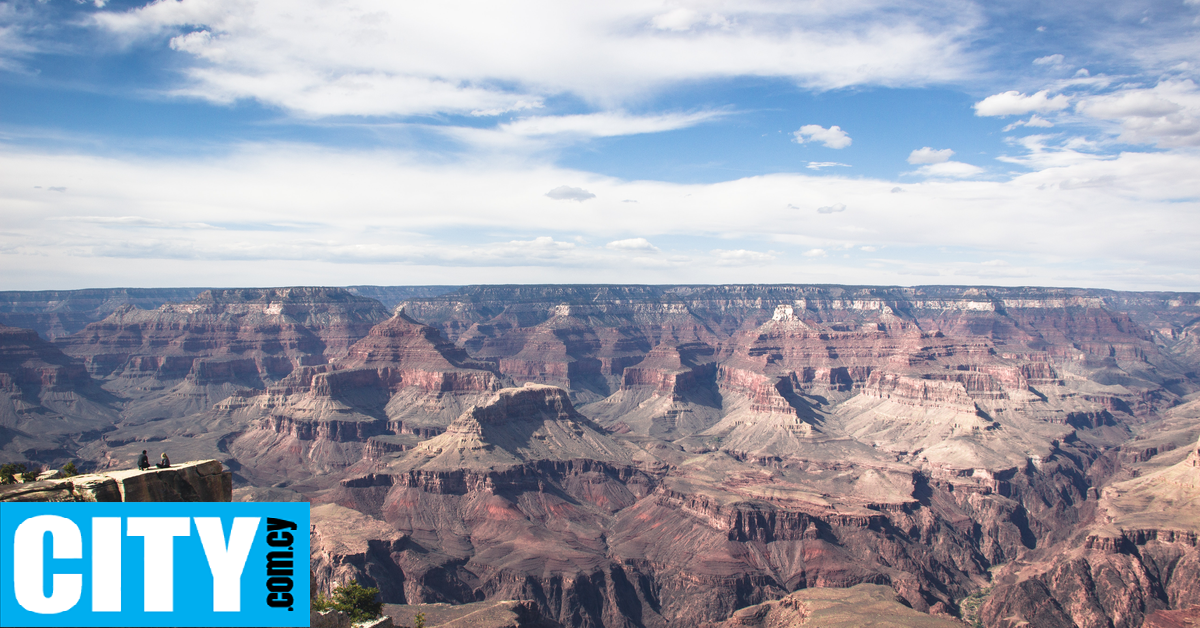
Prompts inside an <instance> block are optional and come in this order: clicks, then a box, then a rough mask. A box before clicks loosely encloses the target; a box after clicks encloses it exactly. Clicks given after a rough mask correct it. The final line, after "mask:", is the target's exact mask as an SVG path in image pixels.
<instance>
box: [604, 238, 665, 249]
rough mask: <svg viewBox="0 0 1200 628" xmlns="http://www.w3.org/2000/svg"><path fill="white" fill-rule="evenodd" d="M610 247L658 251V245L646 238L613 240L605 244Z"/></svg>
mask: <svg viewBox="0 0 1200 628" xmlns="http://www.w3.org/2000/svg"><path fill="white" fill-rule="evenodd" d="M605 247H607V248H610V249H617V250H621V251H655V252H657V251H658V247H656V246H654V245H653V244H650V241H649V240H647V239H646V238H629V239H626V240H613V241H612V242H609V243H608V244H606V245H605Z"/></svg>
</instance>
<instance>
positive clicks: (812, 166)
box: [805, 161, 850, 170]
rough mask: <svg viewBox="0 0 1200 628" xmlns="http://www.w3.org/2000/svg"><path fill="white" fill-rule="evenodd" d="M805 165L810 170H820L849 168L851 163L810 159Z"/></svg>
mask: <svg viewBox="0 0 1200 628" xmlns="http://www.w3.org/2000/svg"><path fill="white" fill-rule="evenodd" d="M805 167H806V168H808V169H809V170H820V169H821V168H836V167H841V168H849V167H850V164H843V163H838V162H836V161H810V162H808V165H807V166H805Z"/></svg>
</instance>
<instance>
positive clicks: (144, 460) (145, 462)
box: [138, 449, 150, 471]
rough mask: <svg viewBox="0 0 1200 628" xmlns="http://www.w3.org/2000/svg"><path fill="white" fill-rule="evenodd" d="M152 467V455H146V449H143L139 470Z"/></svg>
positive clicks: (139, 460) (139, 459)
mask: <svg viewBox="0 0 1200 628" xmlns="http://www.w3.org/2000/svg"><path fill="white" fill-rule="evenodd" d="M149 468H150V456H147V455H146V450H145V449H143V450H142V457H141V458H138V471H145V470H146V469H149Z"/></svg>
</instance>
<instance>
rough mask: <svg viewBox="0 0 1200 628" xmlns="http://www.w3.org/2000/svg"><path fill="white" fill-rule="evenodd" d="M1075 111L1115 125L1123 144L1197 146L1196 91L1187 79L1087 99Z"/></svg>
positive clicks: (1199, 113) (1199, 100)
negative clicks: (1118, 127) (1118, 129)
mask: <svg viewBox="0 0 1200 628" xmlns="http://www.w3.org/2000/svg"><path fill="white" fill-rule="evenodd" d="M1075 108H1076V111H1078V112H1079V113H1080V114H1082V115H1084V116H1087V117H1090V118H1095V119H1100V120H1112V121H1116V122H1119V123H1120V124H1121V127H1122V131H1121V134H1120V137H1119V139H1121V140H1122V141H1125V142H1130V143H1136V144H1157V145H1159V146H1163V147H1176V146H1200V88H1197V86H1196V84H1195V83H1194V82H1193V81H1191V80H1182V81H1162V82H1160V83H1158V84H1157V85H1155V86H1154V87H1152V88H1128V89H1121V90H1117V91H1116V92H1112V93H1108V94H1101V95H1094V96H1089V97H1087V98H1084V99H1083V100H1081V101H1080V102H1079V103H1078V104H1077V105H1076V107H1075Z"/></svg>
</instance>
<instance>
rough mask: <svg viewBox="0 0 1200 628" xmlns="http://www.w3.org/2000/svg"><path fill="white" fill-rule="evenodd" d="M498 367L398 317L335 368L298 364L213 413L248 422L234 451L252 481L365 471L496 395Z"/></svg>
mask: <svg viewBox="0 0 1200 628" xmlns="http://www.w3.org/2000/svg"><path fill="white" fill-rule="evenodd" d="M493 369H494V367H493V366H492V365H490V364H487V363H484V362H480V361H477V360H474V359H472V358H471V357H470V356H468V355H467V354H466V352H465V351H463V350H462V349H460V348H458V347H456V346H454V345H453V344H450V343H448V342H446V341H445V340H444V339H442V338H441V337H440V336H439V333H438V331H437V330H436V329H434V328H432V327H429V326H427V325H422V324H420V323H417V322H416V321H413V320H412V319H410V318H408V317H407V316H405V315H404V314H403V313H400V314H396V315H395V316H393V317H392V318H390V319H388V320H386V321H384V322H382V323H380V324H378V325H376V326H374V327H373V328H371V330H370V332H369V333H368V334H367V335H366V336H365V337H364V338H362V339H361V340H359V341H358V342H356V343H355V344H354V345H353V346H351V347H350V348H349V349H348V350H347V351H346V354H345V355H344V356H342V357H340V358H338V359H336V360H334V362H333V363H332V364H326V365H319V366H314V367H301V368H298V369H296V370H295V371H293V372H292V373H291V374H289V376H288V377H286V378H284V379H283V380H281V381H280V382H279V384H278V385H276V386H272V387H270V388H268V389H267V390H266V391H265V392H261V393H258V394H245V393H243V394H239V395H237V396H235V397H231V398H230V399H228V400H226V401H225V402H223V403H221V404H219V405H218V406H217V407H216V408H215V409H214V410H213V411H212V412H211V413H209V415H210V416H211V417H212V418H211V419H210V420H213V421H216V422H220V421H221V420H222V418H221V417H227V420H228V421H229V422H231V423H234V424H241V425H246V429H244V430H243V431H242V432H241V433H240V434H238V435H237V436H236V438H233V439H232V440H230V441H229V442H228V444H227V447H228V449H229V451H230V452H231V453H232V454H233V455H235V456H236V457H237V458H238V459H239V461H240V464H241V465H242V466H241V472H242V473H243V474H246V476H247V477H254V478H256V479H257V480H258V481H261V482H266V483H275V482H278V481H280V480H282V479H284V478H288V479H290V480H301V479H307V478H311V477H313V476H317V475H323V474H329V473H331V472H337V471H340V470H342V469H345V468H347V467H351V466H353V465H358V466H357V467H356V469H357V470H359V471H361V470H364V469H369V468H372V467H373V466H375V465H378V464H382V463H381V460H380V458H381V457H382V456H385V455H386V454H388V453H394V452H398V451H403V450H406V449H409V448H411V447H412V446H413V445H415V444H416V443H417V442H418V441H419V439H421V438H428V437H429V436H432V435H435V434H439V433H441V432H442V431H444V430H446V428H447V426H448V425H450V423H451V421H452V420H454V418H455V417H457V416H458V415H459V414H461V413H462V412H463V410H464V409H466V408H468V407H470V406H471V405H472V404H475V403H479V402H481V401H482V400H484V399H487V398H488V397H490V396H491V395H492V394H493V393H494V391H496V390H497V389H499V388H500V384H501V379H500V378H499V377H498V376H497V375H496V374H495V372H494V371H493ZM405 436H411V437H412V438H405ZM337 479H338V478H337V477H336V476H335V477H330V478H327V479H326V480H325V481H326V482H335V481H336V480H337Z"/></svg>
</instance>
